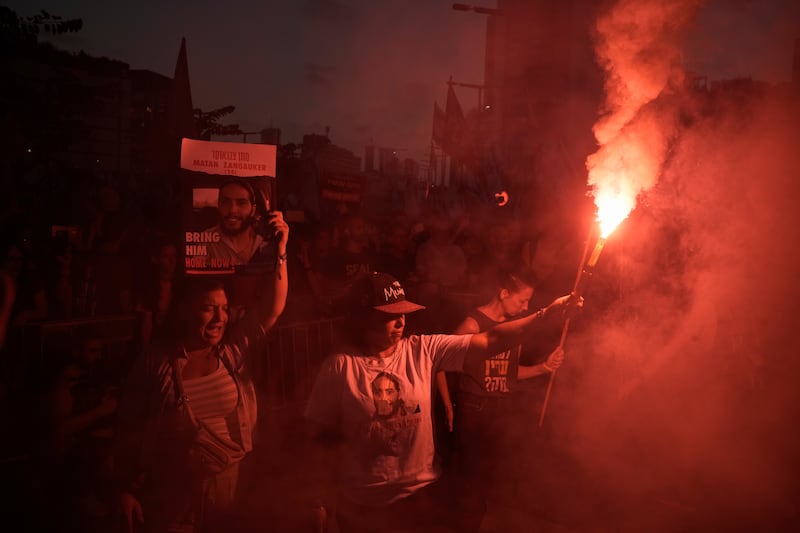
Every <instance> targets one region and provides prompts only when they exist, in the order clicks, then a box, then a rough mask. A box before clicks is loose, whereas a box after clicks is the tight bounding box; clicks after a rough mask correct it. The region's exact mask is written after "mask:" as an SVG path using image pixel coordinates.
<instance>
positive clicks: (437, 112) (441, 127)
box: [432, 102, 446, 146]
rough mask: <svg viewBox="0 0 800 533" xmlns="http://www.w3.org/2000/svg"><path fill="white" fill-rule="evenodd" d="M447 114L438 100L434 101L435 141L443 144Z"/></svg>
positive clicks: (440, 144)
mask: <svg viewBox="0 0 800 533" xmlns="http://www.w3.org/2000/svg"><path fill="white" fill-rule="evenodd" d="M445 130H446V126H445V115H444V111H442V108H441V107H439V104H437V103H436V102H434V103H433V137H432V138H433V142H435V143H436V144H438V145H439V146H442V144H443V143H444V136H445Z"/></svg>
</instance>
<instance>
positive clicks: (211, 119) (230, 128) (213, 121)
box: [194, 105, 243, 141]
mask: <svg viewBox="0 0 800 533" xmlns="http://www.w3.org/2000/svg"><path fill="white" fill-rule="evenodd" d="M234 111H236V106H232V105H228V106H225V107H220V108H218V109H212V110H211V111H203V110H202V109H200V108H197V109H195V110H194V121H195V126H196V129H197V133H198V136H199V138H200V139H202V140H205V141H210V140H211V136H212V135H241V134H242V133H243V132H242V130H241V129H240V128H239V125H238V124H221V123H220V119H221V118H222V117H225V116H227V115H230V114H231V113H233V112H234Z"/></svg>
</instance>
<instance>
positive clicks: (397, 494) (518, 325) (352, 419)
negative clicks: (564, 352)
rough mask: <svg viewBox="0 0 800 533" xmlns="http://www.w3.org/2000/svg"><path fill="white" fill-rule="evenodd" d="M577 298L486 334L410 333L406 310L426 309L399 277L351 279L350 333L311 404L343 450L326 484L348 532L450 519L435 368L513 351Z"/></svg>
mask: <svg viewBox="0 0 800 533" xmlns="http://www.w3.org/2000/svg"><path fill="white" fill-rule="evenodd" d="M570 299H571V298H570V297H569V296H564V297H562V298H558V299H556V300H554V301H553V302H552V303H551V304H550V305H549V306H548V307H547V308H546V309H543V310H541V311H540V312H538V313H536V314H534V315H530V316H529V317H526V318H523V319H520V320H515V321H510V322H507V323H504V324H498V325H497V326H496V327H495V328H492V329H490V330H488V331H486V332H481V333H475V334H472V335H411V336H410V337H405V336H404V331H405V320H406V315H407V314H408V313H413V312H416V311H420V310H421V309H423V306H421V305H419V304H415V303H413V302H411V301H409V300H407V299H406V295H405V290H404V288H403V286H402V285H401V284H400V282H399V281H398V280H397V279H396V278H394V277H393V276H391V275H389V274H383V273H377V272H375V273H372V274H370V275H368V276H365V277H363V278H362V279H360V280H359V281H357V282H356V283H355V284H354V285H353V286H352V288H351V292H350V294H349V298H348V302H349V303H350V307H349V309H350V314H349V316H348V317H347V324H346V326H345V329H346V331H345V333H346V339H345V340H344V342H343V345H342V346H341V347H340V348H339V349H338V350H337V351H336V352H335V354H334V355H332V356H331V357H329V358H328V359H326V360H325V361H324V362H323V363H322V366H321V368H320V370H319V374H318V376H317V379H316V382H315V383H314V386H313V388H312V391H311V397H310V399H309V401H308V404H307V407H306V411H305V416H306V418H307V420H308V422H309V432H310V435H311V437H312V440H313V441H314V442H316V443H318V444H322V445H323V446H330V447H335V449H336V451H337V455H338V456H337V458H335V459H333V458H331V461H330V462H331V464H334V465H336V469H337V475H336V480H337V483H336V487H321V490H322V491H325V492H328V497H330V498H335V502H336V503H335V508H336V520H337V525H338V527H339V531H341V532H345V533H346V532H365V531H370V532H373V531H434V530H435V529H434V528H435V527H440V526H443V525H446V524H447V523H449V521H450V520H451V518H450V517H449V516H447V515H448V513H450V512H451V509H450V507H449V506H447V505H445V503H446V499H444V496H443V495H442V494H441V493H440V492H439V491H440V488H441V487H440V486H439V485H438V484H437V483H436V481H437V480H438V478H439V475H440V473H439V471H438V469H437V467H436V464H435V461H434V455H435V449H434V439H433V424H432V419H431V417H432V412H431V403H432V401H433V396H432V387H433V381H434V379H435V377H434V375H435V372H436V371H437V370H448V371H460V370H461V369H462V366H463V363H464V359H465V357H480V356H485V355H486V354H494V353H498V352H502V351H503V350H505V349H508V348H510V347H511V346H513V345H514V344H516V343H517V342H518V340H519V338H520V336H521V335H522V334H524V333H525V332H526V331H527V330H529V329H530V328H531V327H533V325H534V324H535V323H536V322H537V321H538V320H539V319H540V318H541V317H542V316H544V315H545V314H546V313H551V312H554V311H555V310H556V309H559V308H562V307H563V306H565V305H566V304H567V303H568V302H569V301H570ZM401 399H402V402H401ZM326 489H329V491H326ZM333 493H335V494H333Z"/></svg>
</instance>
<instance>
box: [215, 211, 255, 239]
mask: <svg viewBox="0 0 800 533" xmlns="http://www.w3.org/2000/svg"><path fill="white" fill-rule="evenodd" d="M252 226H253V217H252V216H250V217H247V218H245V219H243V220H242V224H241V226H239V229H230V228H228V227H227V226H226V225H225V221H224V220H223V221H222V223H221V224H220V225H219V229H220V231H222V233H224V234H225V235H227V236H229V237H236V236H237V235H241V234H242V233H244V232H245V231H247V230H248V229H250V228H251V227H252Z"/></svg>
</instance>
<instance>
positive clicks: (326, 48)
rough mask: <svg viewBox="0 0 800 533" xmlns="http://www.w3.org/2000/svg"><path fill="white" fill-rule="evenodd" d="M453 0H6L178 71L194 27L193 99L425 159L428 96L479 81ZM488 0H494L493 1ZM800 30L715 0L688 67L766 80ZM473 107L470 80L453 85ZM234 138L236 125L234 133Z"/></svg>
mask: <svg viewBox="0 0 800 533" xmlns="http://www.w3.org/2000/svg"><path fill="white" fill-rule="evenodd" d="M452 3H453V2H452V1H450V0H418V1H403V0H381V1H374V0H297V1H292V2H270V1H263V0H262V1H258V2H256V1H245V0H232V1H230V2H222V3H220V2H208V1H207V0H195V1H192V2H187V1H175V2H166V3H164V2H153V1H149V0H148V1H142V2H136V3H126V4H118V3H116V2H106V1H100V0H57V1H54V0H49V1H46V2H44V3H42V4H31V3H30V2H28V1H25V2H22V1H11V2H7V5H8V6H9V7H11V8H12V9H14V10H16V11H17V13H18V14H19V15H20V16H26V15H31V14H33V13H35V12H36V11H38V10H39V9H42V8H43V9H46V10H48V11H49V12H50V13H52V14H57V15H61V16H63V17H65V18H82V19H83V21H84V28H83V30H82V31H81V32H79V33H77V34H72V35H62V36H59V37H58V38H57V40H56V44H57V46H59V47H61V48H65V49H69V50H75V51H77V50H84V51H86V52H87V53H89V54H91V55H96V56H105V57H109V58H113V59H118V60H121V61H124V62H126V63H128V64H129V65H130V67H131V68H133V69H148V70H153V71H155V72H158V73H161V74H164V75H167V76H170V77H171V76H172V73H173V71H174V67H175V59H176V56H177V53H178V49H179V46H180V40H181V37H185V38H186V40H187V49H188V56H189V70H190V76H191V81H192V95H193V99H194V105H195V107H201V108H203V109H205V110H209V109H213V108H216V107H222V106H224V105H235V106H236V108H237V110H236V113H235V115H233V116H232V118H231V120H230V122H238V123H239V124H240V126H241V127H242V129H243V130H245V131H257V130H260V129H262V128H264V127H279V128H281V129H282V131H283V136H282V142H299V141H300V140H301V137H302V135H303V134H305V133H324V132H325V127H326V126H329V127H330V136H331V138H332V140H333V142H334V143H336V144H339V145H341V146H344V147H346V148H348V149H350V150H352V151H353V152H355V153H356V154H357V155H359V156H363V146H364V145H365V144H366V143H367V142H369V141H370V140H372V141H373V142H374V143H375V144H376V145H378V146H385V147H392V148H396V149H398V150H399V153H398V155H399V156H401V157H412V158H414V159H424V158H425V157H426V155H427V147H428V145H429V143H430V131H431V109H432V107H433V102H434V101H438V102H439V104H440V105H442V106H443V105H444V100H445V94H446V89H447V85H446V81H447V79H448V77H449V76H450V75H452V76H453V77H454V79H455V80H456V81H461V82H467V83H481V82H482V81H483V80H482V77H483V59H484V52H483V47H484V31H485V17H484V16H483V15H478V14H475V13H471V12H459V11H454V10H453V9H452V7H451V6H452ZM481 5H484V6H488V7H494V6H495V5H496V4H495V2H491V1H489V2H483V3H481ZM796 37H800V2H798V1H797V0H757V1H756V0H716V1H712V2H709V3H708V5H707V7H706V8H705V9H704V10H703V11H702V12H701V15H700V18H699V20H698V26H697V28H696V29H695V30H694V31H693V33H692V35H690V36H689V40H688V43H687V52H686V64H687V68H689V69H690V70H694V71H697V72H701V73H704V74H706V75H708V76H709V78H710V79H727V78H732V77H737V76H745V77H753V78H756V79H761V80H765V81H770V82H781V81H788V80H789V79H790V77H791V57H792V47H793V41H794V39H795V38H796ZM458 95H459V97H460V99H461V101H462V105H463V106H464V107H465V108H469V107H472V106H474V105H475V94H474V92H473V91H471V90H469V89H458ZM231 140H234V139H231Z"/></svg>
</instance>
